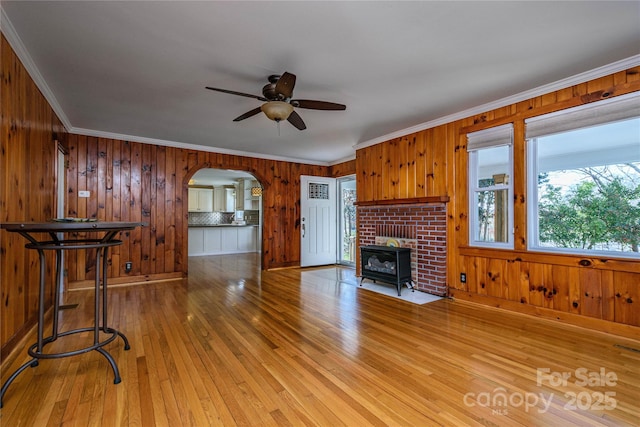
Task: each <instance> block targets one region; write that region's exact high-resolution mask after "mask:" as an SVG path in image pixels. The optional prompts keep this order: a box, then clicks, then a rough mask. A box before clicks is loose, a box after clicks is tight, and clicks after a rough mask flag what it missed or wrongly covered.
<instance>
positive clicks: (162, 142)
mask: <svg viewBox="0 0 640 427" xmlns="http://www.w3.org/2000/svg"><path fill="white" fill-rule="evenodd" d="M69 133H73V134H76V135H84V136H93V137H96V138H106V139H119V140H121V141H130V142H139V143H141V144H151V145H161V146H164V147H173V148H181V149H185V150H195V151H205V152H208V153H219V154H230V155H233V156H242V157H253V158H256V159H264V160H275V161H280V162H290V163H298V164H307V165H314V166H330V163H329V162H320V161H313V160H308V159H299V158H296V157H284V156H272V155H269V154H261V153H252V152H248V151H240V150H229V149H226V148H218V147H210V146H207V145H199V144H187V143H184V142H177V141H169V140H165V139H156V138H147V137H144V136H135V135H125V134H121V133H114V132H105V131H100V130H94V129H84V128H76V127H74V128H71V129H70V130H69Z"/></svg>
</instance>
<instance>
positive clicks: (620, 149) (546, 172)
mask: <svg viewBox="0 0 640 427" xmlns="http://www.w3.org/2000/svg"><path fill="white" fill-rule="evenodd" d="M525 123H526V139H527V145H528V152H529V156H528V159H529V161H528V163H529V164H528V183H529V198H528V199H529V204H528V208H529V221H528V224H529V230H528V233H529V238H528V241H529V248H530V249H535V250H545V251H559V252H563V253H577V254H601V255H609V256H611V255H615V256H623V257H637V258H640V253H639V252H638V250H639V246H640V96H639V94H638V93H634V94H629V95H625V96H620V97H617V98H612V99H610V100H606V101H600V102H597V103H593V104H587V105H584V106H581V107H576V108H572V109H569V110H564V111H561V112H558V113H553V114H547V115H544V116H540V117H534V118H531V119H528V120H526V121H525Z"/></svg>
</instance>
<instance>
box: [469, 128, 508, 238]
mask: <svg viewBox="0 0 640 427" xmlns="http://www.w3.org/2000/svg"><path fill="white" fill-rule="evenodd" d="M503 146H507V147H508V148H509V166H508V171H507V172H508V174H509V177H508V180H507V184H497V185H492V186H489V187H479V185H478V151H479V150H482V149H486V148H497V147H503ZM467 151H468V153H469V163H468V164H469V168H468V184H467V188H468V192H469V201H468V208H469V246H479V247H486V248H498V249H513V240H514V232H513V230H514V226H513V209H514V204H513V123H508V124H506V125H502V126H496V127H493V128H489V129H484V130H481V131H478V132H473V133H469V134H467ZM499 190H507V198H508V201H507V203H508V205H507V206H508V207H507V210H508V215H507V221H508V223H507V230H508V231H507V241H506V242H486V241H482V240H477V239H476V235H477V234H478V233H477V230H478V227H479V226H480V224H479V220H478V198H477V194H478V192H481V191H499Z"/></svg>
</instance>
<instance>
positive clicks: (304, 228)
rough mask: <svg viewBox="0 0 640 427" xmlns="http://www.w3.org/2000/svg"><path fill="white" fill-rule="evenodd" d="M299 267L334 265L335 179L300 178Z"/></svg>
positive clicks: (305, 176)
mask: <svg viewBox="0 0 640 427" xmlns="http://www.w3.org/2000/svg"><path fill="white" fill-rule="evenodd" d="M300 187H301V194H300V214H301V215H300V224H301V225H300V239H301V242H300V243H301V244H300V247H301V253H300V265H301V266H302V267H309V266H313V265H326V264H335V263H336V231H337V229H336V211H337V204H336V179H335V178H324V177H318V176H307V175H303V176H301V177H300Z"/></svg>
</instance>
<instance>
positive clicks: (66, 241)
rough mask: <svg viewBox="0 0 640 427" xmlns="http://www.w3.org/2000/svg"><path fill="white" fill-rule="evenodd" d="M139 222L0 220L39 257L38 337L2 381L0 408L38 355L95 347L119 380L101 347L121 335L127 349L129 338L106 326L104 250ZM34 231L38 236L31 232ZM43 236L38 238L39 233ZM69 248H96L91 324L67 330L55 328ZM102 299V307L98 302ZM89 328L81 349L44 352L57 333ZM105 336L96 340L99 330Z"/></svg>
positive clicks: (71, 353)
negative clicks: (49, 313)
mask: <svg viewBox="0 0 640 427" xmlns="http://www.w3.org/2000/svg"><path fill="white" fill-rule="evenodd" d="M146 225H147V224H146V223H143V222H106V221H89V220H86V221H77V220H76V221H68V222H67V221H56V220H53V221H49V222H7V223H4V224H0V228H2V229H4V230H7V231H9V232H13V233H18V234H20V235H21V236H23V237H24V238H25V239H27V240H28V241H29V243H27V244H26V245H25V247H26V248H27V249H34V250H37V251H38V255H39V257H40V286H39V291H38V292H39V294H38V340H37V342H36V343H34V344H33V345H31V346H30V347H29V349H28V350H27V352H28V354H29V355H30V356H31V357H32V359H31V360H29V361H28V362H26V363H24V364H23V365H22V366H20V367H19V368H18V369H16V371H15V372H14V373H13V374H11V376H10V377H9V378H8V379H7V380H6V381H5V383H4V384H3V385H2V390H1V391H0V408H2V399H3V398H4V394H5V392H6V391H7V388H9V386H10V385H11V383H12V382H13V381H14V380H15V379H16V377H17V376H18V375H20V373H21V372H23V371H24V370H25V369H27V368H28V367H30V366H31V367H35V366H38V360H39V359H57V358H61V357H68V356H75V355H77V354H82V353H87V352H89V351H93V350H95V351H97V352H98V353H100V354H102V355H103V356H104V357H105V358H106V359H107V361H108V362H109V364H110V365H111V367H112V368H113V375H114V380H113V383H114V384H118V383H120V381H121V379H120V372H119V370H118V366H117V365H116V362H115V360H114V359H113V357H112V356H111V354H109V352H107V351H106V350H105V349H104V348H102V347H104V346H105V345H107V344H109V343H110V342H112V341H113V340H115V339H116V338H117V337H120V338H122V341H123V342H124V349H125V350H129V348H130V346H129V340H127V337H126V336H125V335H124V334H123V333H122V332H120V331H118V330H116V329H114V328H110V327H109V326H107V261H108V256H107V253H108V250H109V248H110V247H112V246H118V245H121V244H122V240H118V239H116V237H117V236H118V234H119V233H120V232H122V231H127V230H133V229H134V228H136V227H142V226H146ZM86 232H91V233H92V234H94V233H100V232H102V233H104V234H103V235H102V237H92V238H78V237H75V236H71V238H66V234H67V233H86ZM34 233H36V234H38V235H39V236H34V235H33V234H34ZM59 233H62V236H65V237H64V238H62V239H61V238H59V237H58V234H59ZM43 234H44V235H45V236H47V235H48V237H45V238H44V239H40V240H39V239H38V237H41V236H42V235H43ZM73 249H95V250H96V262H95V267H96V278H95V295H94V304H95V306H94V324H93V326H89V327H84V328H78V329H73V330H69V331H64V332H59V331H58V312H59V311H60V284H61V283H62V280H61V279H62V253H63V251H66V250H73ZM47 250H52V251H55V254H56V281H55V285H54V301H53V328H52V333H51V336H48V337H44V301H45V279H46V277H45V275H46V263H45V251H47ZM101 283H102V293H101V292H100V284H101ZM101 303H102V310H101V307H100V305H101ZM101 311H102V322H100V320H101V319H100V313H101ZM91 331H93V344H92V345H90V346H87V347H84V348H81V349H76V350H73V351H66V352H58V353H45V352H44V348H45V346H46V345H47V344H50V343H52V342H54V341H56V340H57V339H58V338H60V337H64V336H67V335H72V334H77V333H82V332H91ZM101 331H102V332H103V333H104V334H107V335H108V336H107V337H106V338H105V339H103V340H102V341H101V340H100V332H101Z"/></svg>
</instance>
